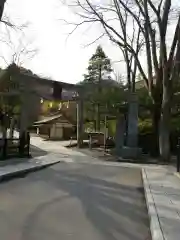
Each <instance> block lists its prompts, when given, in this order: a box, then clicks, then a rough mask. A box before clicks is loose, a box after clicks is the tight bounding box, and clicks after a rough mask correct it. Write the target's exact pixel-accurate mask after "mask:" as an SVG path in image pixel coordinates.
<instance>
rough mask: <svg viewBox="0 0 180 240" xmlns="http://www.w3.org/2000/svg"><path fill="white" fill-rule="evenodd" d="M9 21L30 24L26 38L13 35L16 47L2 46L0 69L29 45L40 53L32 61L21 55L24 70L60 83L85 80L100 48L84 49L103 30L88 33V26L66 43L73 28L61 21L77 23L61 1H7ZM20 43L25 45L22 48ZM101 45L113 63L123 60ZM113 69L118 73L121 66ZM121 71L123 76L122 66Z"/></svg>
mask: <svg viewBox="0 0 180 240" xmlns="http://www.w3.org/2000/svg"><path fill="white" fill-rule="evenodd" d="M6 17H9V18H10V20H11V21H12V22H13V23H15V24H17V25H22V24H24V23H28V27H27V28H26V29H24V32H25V36H23V35H22V33H17V32H16V33H15V32H14V31H13V32H12V33H11V32H10V39H13V42H15V44H11V43H10V44H9V45H10V46H7V44H6V43H3V42H2V43H1V46H3V47H1V48H0V55H1V58H0V64H1V66H3V67H4V66H6V65H7V64H8V63H9V62H10V61H11V59H12V54H13V53H14V52H16V51H17V52H19V51H20V50H21V48H22V46H23V45H26V44H27V46H28V47H27V48H28V49H30V50H32V49H37V50H38V53H37V54H36V55H35V56H34V57H33V58H32V59H29V57H28V56H27V57H26V56H24V55H23V54H22V56H21V58H22V59H21V60H22V62H23V65H24V66H25V67H27V68H30V69H32V70H33V71H34V72H35V73H37V74H41V75H43V76H47V77H51V78H53V79H56V80H59V81H67V82H78V81H80V80H82V75H83V74H84V73H85V71H86V68H87V66H88V60H89V58H90V57H91V55H92V54H93V53H94V51H95V48H96V46H97V44H94V45H91V46H89V47H85V45H86V44H88V43H89V42H91V41H92V40H93V39H95V38H96V37H97V36H98V35H99V32H100V31H101V30H100V29H99V28H98V27H96V28H90V29H89V28H88V30H87V26H86V28H83V29H81V30H79V31H77V32H75V33H74V34H73V35H72V36H71V37H70V38H69V39H68V41H66V38H67V33H68V32H69V31H70V28H69V27H68V26H67V25H66V24H65V23H64V22H62V21H61V20H60V19H70V20H72V19H73V20H74V16H73V14H72V13H71V11H70V10H68V8H67V7H65V6H64V7H63V6H62V5H61V4H60V1H59V0H7V3H6V7H5V14H4V18H6ZM0 28H1V32H3V33H4V35H3V36H4V38H3V41H4V40H6V41H9V37H8V39H7V36H6V33H7V30H6V29H5V27H4V26H2V24H1V27H0ZM1 35H2V34H1ZM19 39H20V40H21V41H22V44H19ZM99 43H101V44H102V46H103V48H104V50H105V52H106V54H107V55H108V56H109V57H110V58H111V60H112V61H117V60H120V59H122V57H121V52H120V51H119V50H118V51H117V48H116V47H113V46H112V44H111V43H110V42H109V41H108V40H107V39H103V40H101V41H100V42H99ZM12 45H13V47H12ZM113 65H114V67H115V68H116V69H119V66H120V64H119V63H114V64H113ZM121 71H122V72H123V70H122V64H121Z"/></svg>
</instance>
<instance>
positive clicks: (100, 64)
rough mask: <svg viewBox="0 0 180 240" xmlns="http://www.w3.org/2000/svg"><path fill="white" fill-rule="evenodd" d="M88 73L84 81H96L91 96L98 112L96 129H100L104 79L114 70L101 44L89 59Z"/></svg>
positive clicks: (108, 77)
mask: <svg viewBox="0 0 180 240" xmlns="http://www.w3.org/2000/svg"><path fill="white" fill-rule="evenodd" d="M87 70H88V74H85V75H84V81H83V83H84V84H85V83H94V84H96V88H94V89H93V96H91V99H92V100H93V101H92V104H93V108H94V109H95V112H96V130H97V131H100V120H101V116H100V102H101V95H102V82H101V81H102V80H107V79H110V73H111V72H112V68H111V61H110V59H109V58H108V57H107V56H106V54H105V52H104V51H103V49H102V47H101V46H98V47H97V49H96V52H95V53H94V54H93V55H92V57H91V58H90V60H89V66H88V69H87Z"/></svg>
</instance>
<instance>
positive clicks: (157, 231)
mask: <svg viewBox="0 0 180 240" xmlns="http://www.w3.org/2000/svg"><path fill="white" fill-rule="evenodd" d="M142 180H143V186H144V193H145V199H146V205H147V209H148V215H149V221H150V231H151V237H152V240H165V238H164V235H163V232H162V229H161V225H160V222H159V217H158V213H157V210H156V206H155V203H154V199H153V195H152V192H151V187H150V184H149V182H148V179H147V174H146V170H145V169H144V168H142Z"/></svg>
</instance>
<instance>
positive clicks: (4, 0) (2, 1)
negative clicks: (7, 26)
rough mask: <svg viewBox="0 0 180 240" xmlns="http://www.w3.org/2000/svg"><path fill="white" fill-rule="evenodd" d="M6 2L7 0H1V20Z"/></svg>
mask: <svg viewBox="0 0 180 240" xmlns="http://www.w3.org/2000/svg"><path fill="white" fill-rule="evenodd" d="M5 3H6V0H0V21H1V19H2V16H3V12H4V5H5Z"/></svg>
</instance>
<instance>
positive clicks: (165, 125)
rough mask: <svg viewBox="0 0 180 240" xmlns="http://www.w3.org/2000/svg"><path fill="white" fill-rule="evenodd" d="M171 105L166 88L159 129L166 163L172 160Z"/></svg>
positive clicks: (161, 152)
mask: <svg viewBox="0 0 180 240" xmlns="http://www.w3.org/2000/svg"><path fill="white" fill-rule="evenodd" d="M170 105H171V104H170V94H169V89H168V87H165V88H164V91H163V102H162V112H161V121H160V127H159V151H160V156H161V158H162V160H163V161H165V162H168V161H169V160H170V138H169V137H170V136H169V135H170V117H171V106H170Z"/></svg>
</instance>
